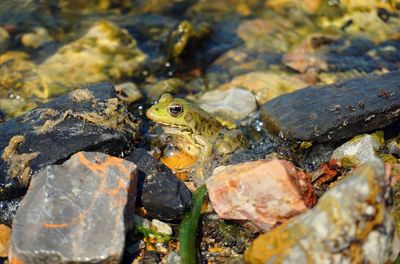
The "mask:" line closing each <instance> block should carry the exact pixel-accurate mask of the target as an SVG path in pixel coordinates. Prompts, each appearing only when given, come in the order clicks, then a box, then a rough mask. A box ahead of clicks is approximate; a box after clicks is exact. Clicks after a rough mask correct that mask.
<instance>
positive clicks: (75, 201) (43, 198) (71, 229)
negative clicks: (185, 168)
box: [9, 152, 137, 264]
mask: <svg viewBox="0 0 400 264" xmlns="http://www.w3.org/2000/svg"><path fill="white" fill-rule="evenodd" d="M136 181H137V167H136V165H135V164H134V163H132V162H129V161H126V160H123V159H121V158H117V157H112V156H109V155H106V154H103V153H96V152H78V153H76V154H74V155H73V156H72V157H71V158H70V159H69V160H68V161H66V162H64V163H63V164H62V165H50V166H47V167H45V168H44V169H43V170H41V171H40V172H39V173H38V174H36V175H35V176H34V177H33V179H32V182H31V184H30V187H29V190H28V192H27V194H26V195H25V197H24V199H23V200H22V202H21V205H20V208H19V210H18V212H17V215H16V217H15V219H14V222H13V228H12V237H11V250H10V252H11V253H10V256H9V259H10V262H11V263H20V264H23V263H118V262H119V261H120V260H121V258H122V253H123V248H124V241H125V233H126V231H127V230H128V229H129V228H130V227H132V223H133V213H134V210H135V197H136V193H135V192H136Z"/></svg>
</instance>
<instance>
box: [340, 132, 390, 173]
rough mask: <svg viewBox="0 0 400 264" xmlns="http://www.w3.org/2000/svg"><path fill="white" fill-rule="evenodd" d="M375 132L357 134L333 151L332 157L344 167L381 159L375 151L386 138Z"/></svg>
mask: <svg viewBox="0 0 400 264" xmlns="http://www.w3.org/2000/svg"><path fill="white" fill-rule="evenodd" d="M374 134H375V136H374ZM374 134H373V135H360V136H356V137H354V138H353V139H351V140H350V141H347V142H346V143H344V144H343V145H341V146H340V147H338V148H337V149H335V150H334V151H333V154H332V159H335V160H337V161H339V162H340V163H341V164H342V166H344V167H352V166H358V165H360V164H363V163H369V162H372V161H374V160H376V159H379V157H378V156H377V155H376V153H375V152H376V151H377V150H378V148H379V147H380V146H381V145H382V143H383V141H384V139H383V136H382V137H381V138H379V137H378V135H377V134H376V133H374Z"/></svg>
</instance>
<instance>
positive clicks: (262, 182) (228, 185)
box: [206, 159, 309, 231]
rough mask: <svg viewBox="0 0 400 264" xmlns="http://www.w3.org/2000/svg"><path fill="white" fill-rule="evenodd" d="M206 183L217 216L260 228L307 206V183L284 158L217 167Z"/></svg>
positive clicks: (299, 211) (283, 219) (282, 220)
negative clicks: (305, 194) (304, 197)
mask: <svg viewBox="0 0 400 264" xmlns="http://www.w3.org/2000/svg"><path fill="white" fill-rule="evenodd" d="M206 185H207V189H208V192H209V196H210V199H211V202H212V204H213V207H214V209H215V211H216V212H217V214H218V215H219V216H220V217H221V218H223V219H234V220H241V221H245V222H250V223H251V224H252V225H253V226H254V227H256V228H258V229H261V230H264V231H267V230H270V229H272V228H273V227H274V226H276V225H277V224H280V223H282V222H286V221H287V220H288V219H289V218H290V217H292V216H294V215H297V214H300V213H302V212H304V211H306V210H307V205H306V203H305V201H304V199H303V196H302V193H303V190H302V188H303V187H304V186H308V185H309V184H308V183H306V182H305V180H304V177H303V176H300V177H299V176H298V172H297V171H296V168H295V166H294V165H293V164H292V163H290V162H288V161H285V160H277V159H274V160H258V161H254V162H245V163H241V164H237V165H231V166H226V167H218V168H216V169H215V170H214V172H213V175H212V176H211V178H209V179H208V180H207V182H206Z"/></svg>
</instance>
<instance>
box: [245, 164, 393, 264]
mask: <svg viewBox="0 0 400 264" xmlns="http://www.w3.org/2000/svg"><path fill="white" fill-rule="evenodd" d="M384 195H385V186H384V169H383V163H381V162H377V163H373V164H368V165H363V166H362V167H360V168H358V169H356V170H355V171H354V172H352V173H351V175H348V176H346V177H345V178H344V179H343V180H341V181H340V182H339V183H338V184H337V185H336V186H335V187H334V188H333V189H331V190H329V191H328V192H326V193H325V194H324V195H323V196H322V197H321V198H320V199H319V201H318V204H317V205H316V206H315V207H314V208H313V209H311V210H309V211H308V212H306V213H304V214H302V215H300V216H297V217H295V218H292V219H291V220H289V221H288V222H286V223H284V224H283V225H281V226H279V227H277V228H276V229H274V230H272V231H270V232H268V233H265V234H262V235H260V236H259V237H258V238H257V239H256V240H255V241H254V242H253V244H252V245H251V247H250V248H248V250H247V251H246V253H245V259H246V261H247V262H248V263H292V262H296V263H392V262H393V261H394V260H395V258H396V257H397V255H398V254H399V251H400V244H399V242H400V241H399V238H398V236H397V234H396V232H395V226H394V223H393V220H392V218H391V216H390V214H389V210H387V209H386V208H385V200H384Z"/></svg>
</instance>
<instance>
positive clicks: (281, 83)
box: [220, 71, 308, 104]
mask: <svg viewBox="0 0 400 264" xmlns="http://www.w3.org/2000/svg"><path fill="white" fill-rule="evenodd" d="M306 86H308V85H307V84H306V83H305V82H303V81H302V80H300V79H298V78H296V77H294V76H290V75H288V74H286V73H283V72H281V73H273V72H258V71H254V72H249V73H246V74H242V75H239V76H236V77H235V78H233V79H232V80H231V81H230V82H229V83H226V84H223V85H222V86H221V87H220V88H223V89H226V88H229V87H239V88H245V89H247V90H249V91H251V92H253V93H254V95H255V96H256V99H257V102H258V103H259V104H263V103H265V102H266V101H268V100H271V99H272V98H275V97H277V96H279V95H281V94H285V93H290V92H293V91H296V90H298V89H300V88H304V87H306Z"/></svg>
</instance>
